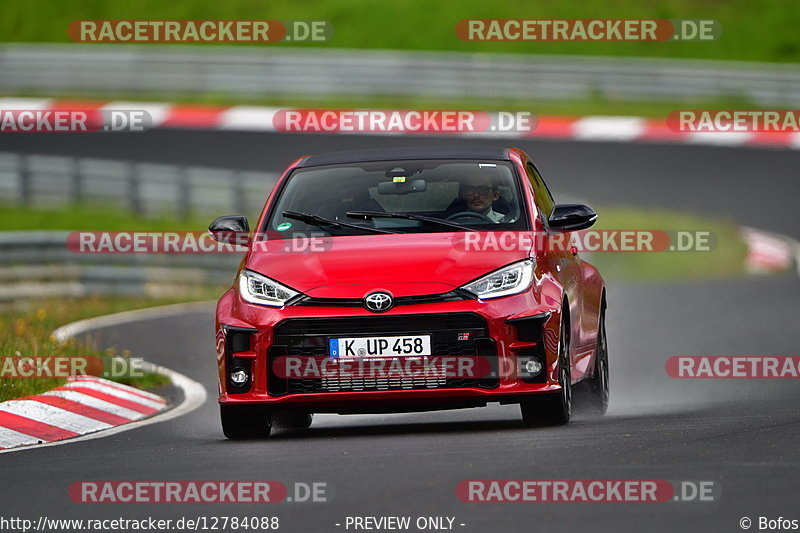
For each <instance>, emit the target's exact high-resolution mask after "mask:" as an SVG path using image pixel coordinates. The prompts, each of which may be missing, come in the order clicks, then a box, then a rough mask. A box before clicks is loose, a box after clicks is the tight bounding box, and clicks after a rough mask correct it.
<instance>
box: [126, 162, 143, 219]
mask: <svg viewBox="0 0 800 533" xmlns="http://www.w3.org/2000/svg"><path fill="white" fill-rule="evenodd" d="M127 170H128V202H129V205H130V209H131V212H132V213H133V214H134V215H141V214H142V195H141V190H140V189H141V176H140V174H141V168H140V166H139V164H138V163H129V164H128V167H127Z"/></svg>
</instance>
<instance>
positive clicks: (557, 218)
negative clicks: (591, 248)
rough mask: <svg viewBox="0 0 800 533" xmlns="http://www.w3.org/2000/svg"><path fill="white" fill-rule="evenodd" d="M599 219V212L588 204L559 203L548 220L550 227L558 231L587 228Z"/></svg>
mask: <svg viewBox="0 0 800 533" xmlns="http://www.w3.org/2000/svg"><path fill="white" fill-rule="evenodd" d="M595 220H597V212H595V210H594V209H592V208H591V207H589V206H588V205H583V204H558V205H557V206H555V207H554V208H553V212H552V213H550V218H549V219H548V220H547V223H548V225H549V226H550V229H552V230H556V231H577V230H581V229H586V228H589V227H591V226H592V224H594V222H595Z"/></svg>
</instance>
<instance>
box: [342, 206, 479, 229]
mask: <svg viewBox="0 0 800 533" xmlns="http://www.w3.org/2000/svg"><path fill="white" fill-rule="evenodd" d="M346 214H347V216H349V217H352V218H360V217H364V218H365V219H370V218H402V219H405V220H418V221H420V222H427V223H428V224H433V225H435V226H444V227H446V228H456V229H461V230H464V231H478V230H477V229H475V228H471V227H469V226H463V225H461V224H458V223H456V222H450V221H449V220H445V219H443V218H436V217H426V216H425V215H410V214H405V213H384V212H382V211H348V212H347V213H346Z"/></svg>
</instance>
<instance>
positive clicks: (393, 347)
mask: <svg viewBox="0 0 800 533" xmlns="http://www.w3.org/2000/svg"><path fill="white" fill-rule="evenodd" d="M328 354H329V355H330V356H331V358H333V359H338V358H340V357H406V356H410V357H413V356H422V355H431V336H430V335H405V336H400V337H342V338H338V339H329V342H328Z"/></svg>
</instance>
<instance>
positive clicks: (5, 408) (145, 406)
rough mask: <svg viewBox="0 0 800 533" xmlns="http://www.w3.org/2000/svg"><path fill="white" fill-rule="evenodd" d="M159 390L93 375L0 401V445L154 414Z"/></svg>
mask: <svg viewBox="0 0 800 533" xmlns="http://www.w3.org/2000/svg"><path fill="white" fill-rule="evenodd" d="M166 408H167V401H166V400H165V399H163V398H161V397H160V396H156V395H155V394H151V393H149V392H145V391H141V390H138V389H135V388H133V387H129V386H127V385H121V384H119V383H115V382H113V381H109V380H106V379H102V378H96V377H90V376H86V377H73V378H70V379H69V380H68V381H67V384H66V385H64V386H63V387H58V388H55V389H53V390H51V391H48V392H45V393H44V394H38V395H36V396H26V397H24V398H19V399H16V400H9V401H6V402H2V403H0V449H7V448H14V447H16V446H25V445H29V444H41V443H43V442H54V441H59V440H63V439H69V438H72V437H77V436H79V435H86V434H87V433H94V432H95V431H101V430H104V429H109V428H111V427H114V426H119V425H121V424H127V423H129V422H133V421H135V420H140V419H142V418H145V417H147V416H151V415H154V414H156V413H158V412H159V411H163V410H164V409H166Z"/></svg>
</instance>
